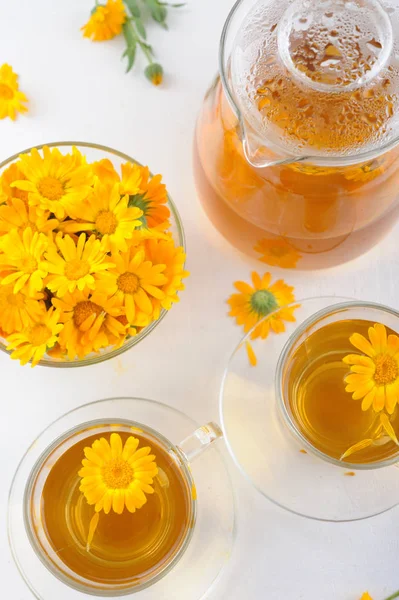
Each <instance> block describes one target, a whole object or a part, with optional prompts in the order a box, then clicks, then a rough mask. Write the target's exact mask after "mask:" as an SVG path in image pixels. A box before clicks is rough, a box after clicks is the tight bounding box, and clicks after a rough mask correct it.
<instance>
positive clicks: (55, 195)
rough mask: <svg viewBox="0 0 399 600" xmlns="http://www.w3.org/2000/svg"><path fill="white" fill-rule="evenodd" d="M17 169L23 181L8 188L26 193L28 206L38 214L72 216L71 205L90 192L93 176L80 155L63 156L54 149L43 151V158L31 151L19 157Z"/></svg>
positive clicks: (75, 153) (74, 152)
mask: <svg viewBox="0 0 399 600" xmlns="http://www.w3.org/2000/svg"><path fill="white" fill-rule="evenodd" d="M19 168H20V170H21V171H22V172H23V174H24V176H25V177H26V180H20V181H16V182H14V183H13V184H12V186H13V187H16V188H18V189H20V190H24V191H26V192H29V204H31V205H32V206H38V207H39V208H40V209H41V210H42V211H47V210H48V211H50V212H52V213H54V214H55V216H56V217H57V219H64V218H65V216H72V214H71V212H72V209H73V208H74V205H75V204H78V203H80V202H81V201H82V200H84V199H85V198H86V197H87V196H88V194H89V192H91V184H92V182H93V173H92V170H91V169H90V167H89V166H88V165H87V164H86V163H85V161H84V158H83V156H82V155H81V153H80V152H79V151H78V150H77V149H76V148H74V149H73V152H72V154H66V155H63V154H61V152H60V151H59V150H58V148H53V149H52V150H50V148H48V147H47V146H45V147H44V148H43V157H42V156H40V154H39V152H38V150H37V149H36V148H33V149H32V151H31V153H30V154H21V156H20V163H19Z"/></svg>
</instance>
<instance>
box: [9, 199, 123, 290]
mask: <svg viewBox="0 0 399 600" xmlns="http://www.w3.org/2000/svg"><path fill="white" fill-rule="evenodd" d="M0 215H1V210H0ZM55 243H56V245H57V246H58V250H59V252H57V248H56V247H55V246H54V245H52V246H50V248H49V250H48V252H47V253H46V254H45V259H46V261H45V263H44V265H45V268H46V270H47V271H48V273H49V278H48V280H47V284H46V285H47V287H48V289H49V290H50V291H51V292H55V293H56V294H57V296H59V297H62V296H64V295H65V294H66V292H73V291H75V289H76V288H78V289H79V290H81V291H82V290H84V289H85V288H86V287H87V288H89V289H94V287H95V277H96V273H99V272H100V271H105V270H106V269H109V268H111V267H113V266H114V263H113V262H112V261H110V260H109V257H108V255H107V254H106V253H105V252H104V250H103V248H102V245H101V241H100V240H96V238H95V236H94V235H92V236H91V237H90V238H89V239H88V240H86V234H85V233H81V234H80V236H79V238H78V240H77V242H75V241H74V240H73V239H72V237H71V236H70V235H65V236H64V237H62V235H60V234H58V235H57V236H56V238H55ZM107 259H108V260H107Z"/></svg>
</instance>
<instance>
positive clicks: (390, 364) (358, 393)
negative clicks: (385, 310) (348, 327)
mask: <svg viewBox="0 0 399 600" xmlns="http://www.w3.org/2000/svg"><path fill="white" fill-rule="evenodd" d="M368 335H369V339H366V338H365V337H364V336H363V335H360V334H359V333H354V334H353V335H352V336H351V337H350V342H351V344H352V345H353V346H354V347H355V348H356V349H357V350H360V352H362V353H363V354H349V355H348V356H345V357H344V358H343V362H344V363H345V364H347V365H350V371H351V372H350V374H349V375H347V376H346V377H345V383H346V384H347V385H346V388H345V390H346V391H347V392H349V393H351V394H352V398H353V399H354V400H362V405H361V407H362V410H363V411H367V410H370V409H371V410H373V411H374V412H375V413H376V415H378V418H379V421H380V424H379V427H378V428H377V430H376V432H375V434H374V436H373V437H370V438H367V439H364V440H361V441H360V442H358V443H357V444H355V445H353V446H351V447H350V448H349V449H348V450H347V451H346V452H345V453H344V454H343V455H342V456H341V460H342V459H344V458H346V457H348V456H349V455H351V454H353V453H354V452H358V451H360V450H363V449H364V448H367V447H369V446H371V445H375V444H381V443H383V442H384V437H386V436H388V440H387V441H389V440H392V441H393V442H394V443H395V444H397V445H399V442H398V439H397V436H396V433H395V431H394V429H393V427H392V424H391V422H390V416H392V415H393V413H394V411H395V408H396V405H397V404H398V400H399V337H398V336H397V335H394V334H390V335H387V330H386V328H385V326H384V325H382V324H381V323H376V324H375V325H374V326H373V327H370V328H369V330H368Z"/></svg>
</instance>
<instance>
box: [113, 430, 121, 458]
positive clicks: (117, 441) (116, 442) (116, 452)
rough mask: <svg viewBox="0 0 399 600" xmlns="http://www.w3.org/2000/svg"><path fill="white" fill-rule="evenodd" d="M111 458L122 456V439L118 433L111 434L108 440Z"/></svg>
mask: <svg viewBox="0 0 399 600" xmlns="http://www.w3.org/2000/svg"><path fill="white" fill-rule="evenodd" d="M110 446H111V454H112V458H117V457H118V456H121V455H122V450H123V445H122V438H121V436H120V435H119V433H112V434H111V438H110Z"/></svg>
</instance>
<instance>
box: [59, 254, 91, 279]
mask: <svg viewBox="0 0 399 600" xmlns="http://www.w3.org/2000/svg"><path fill="white" fill-rule="evenodd" d="M89 272H90V265H89V263H88V262H87V260H79V259H77V258H75V259H74V260H70V261H69V262H67V263H66V265H65V277H66V278H67V279H69V280H70V281H77V280H78V279H81V278H82V277H85V276H86V275H88V273H89Z"/></svg>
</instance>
